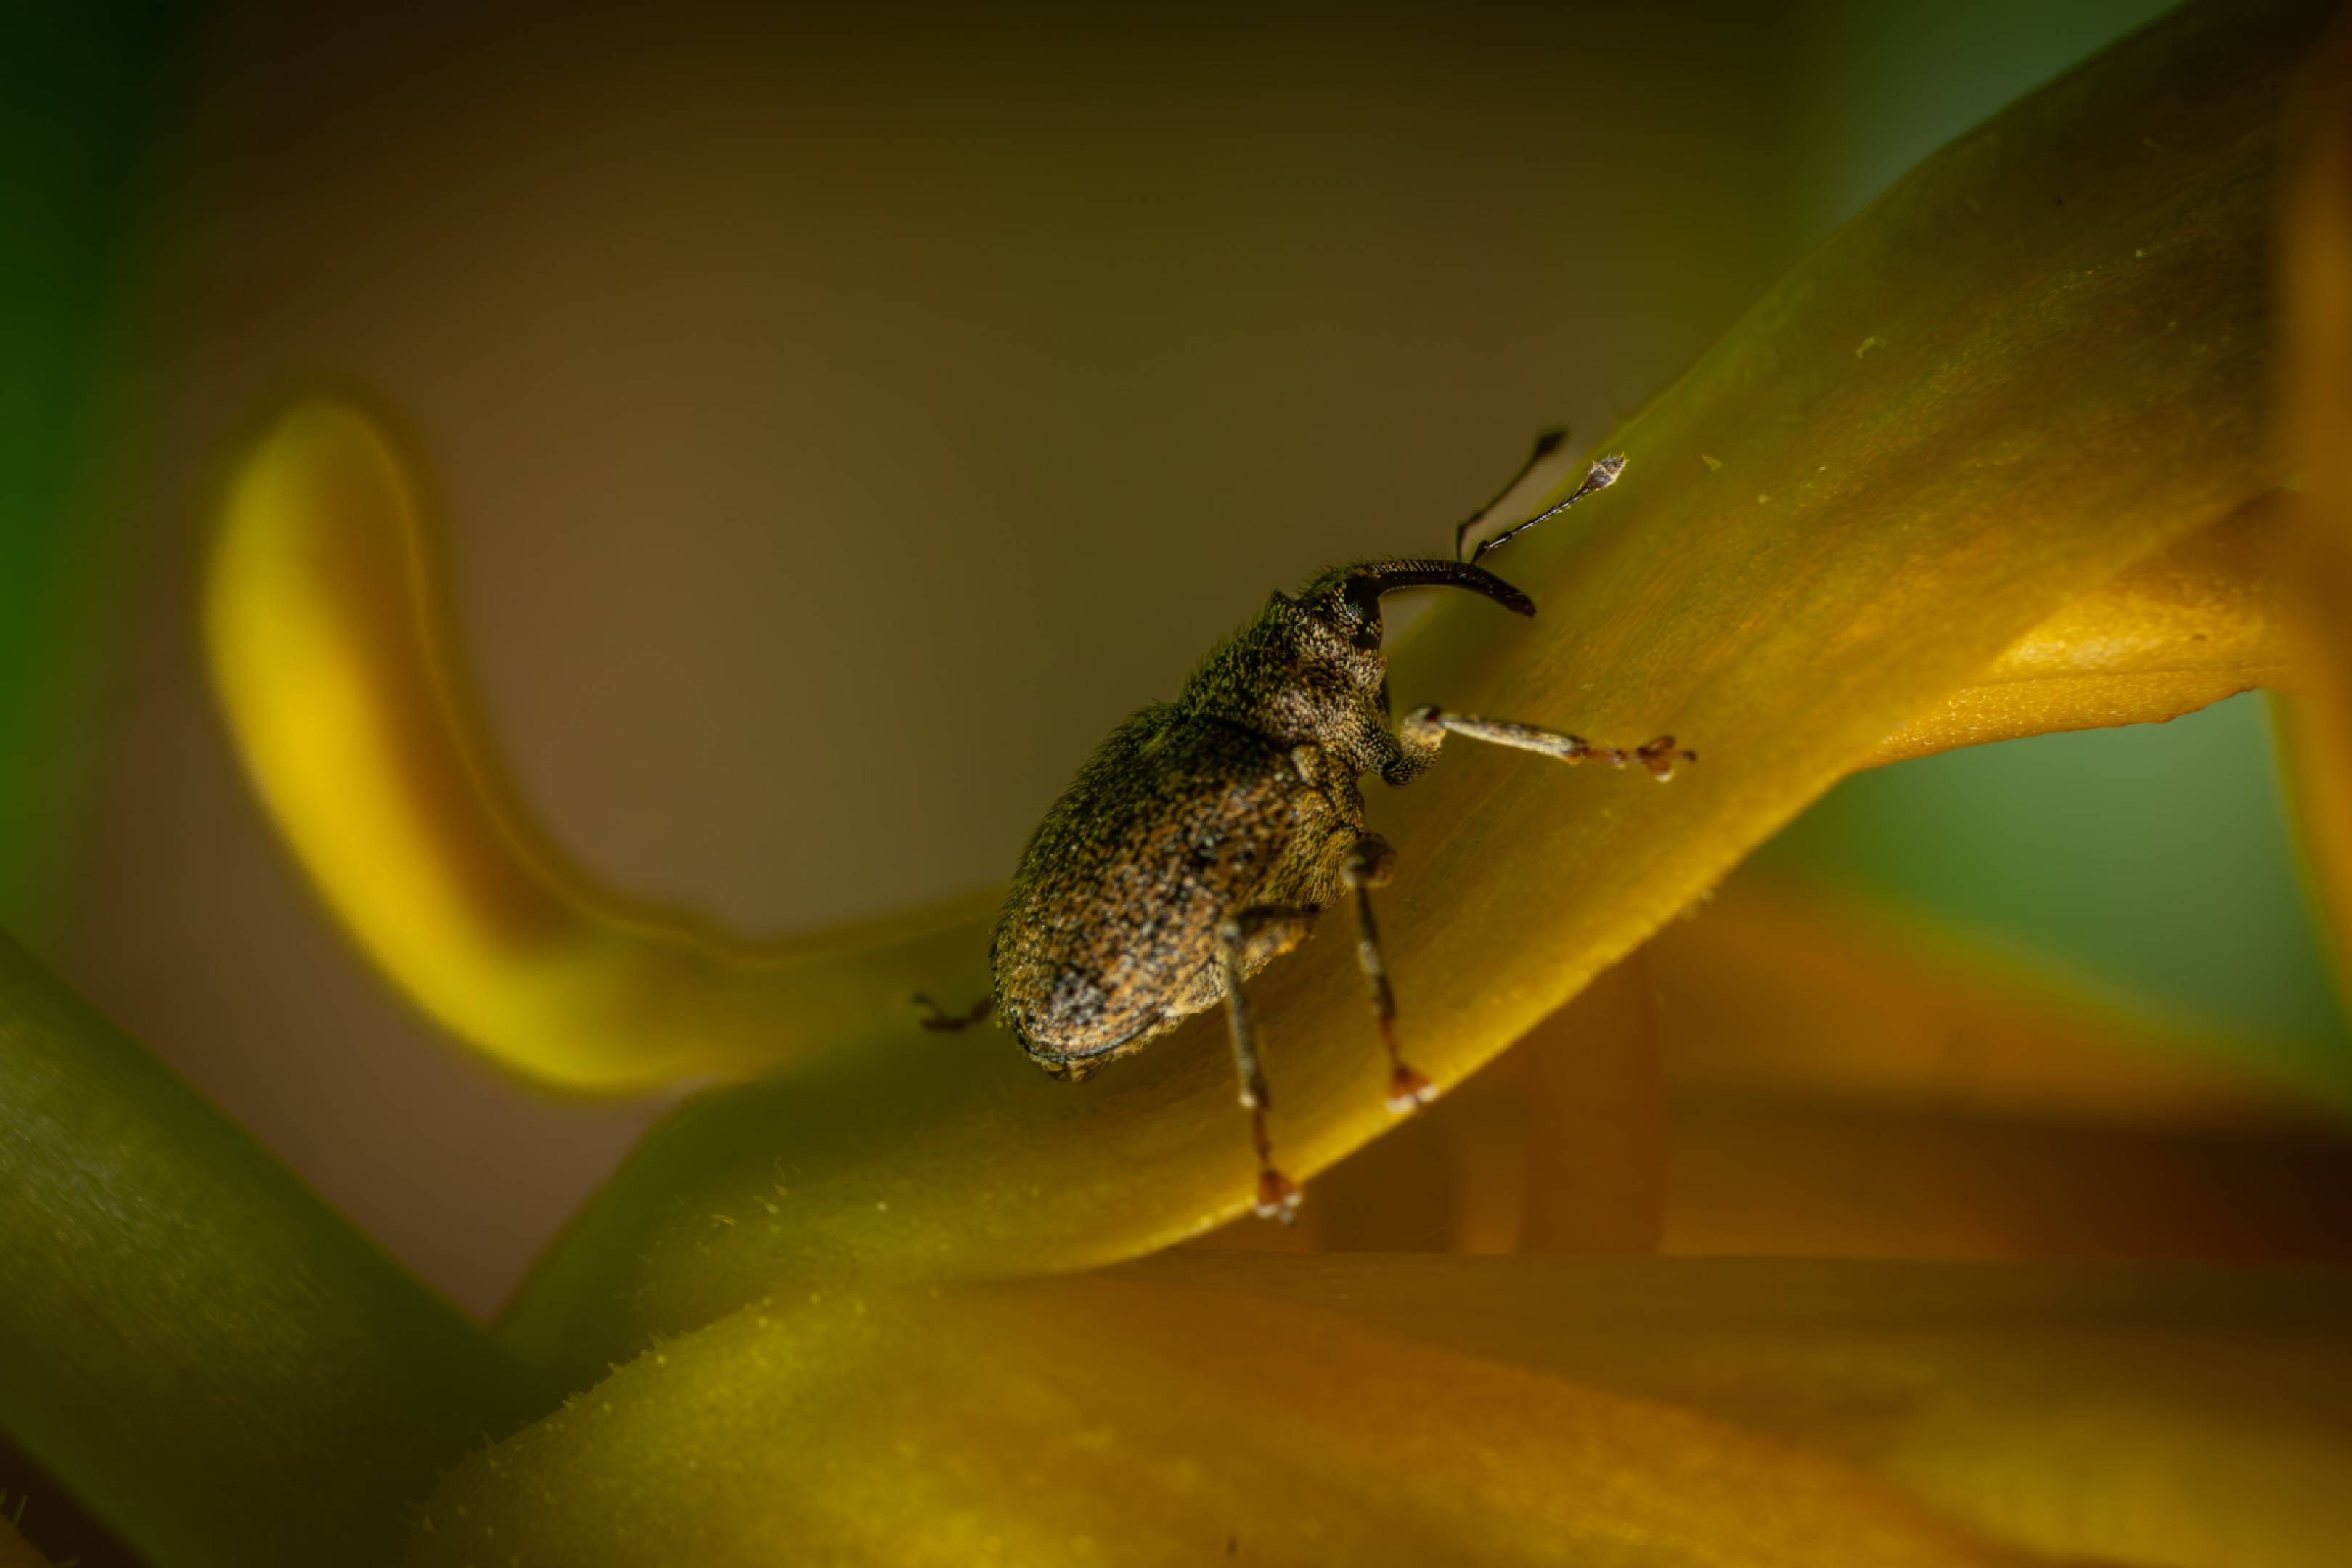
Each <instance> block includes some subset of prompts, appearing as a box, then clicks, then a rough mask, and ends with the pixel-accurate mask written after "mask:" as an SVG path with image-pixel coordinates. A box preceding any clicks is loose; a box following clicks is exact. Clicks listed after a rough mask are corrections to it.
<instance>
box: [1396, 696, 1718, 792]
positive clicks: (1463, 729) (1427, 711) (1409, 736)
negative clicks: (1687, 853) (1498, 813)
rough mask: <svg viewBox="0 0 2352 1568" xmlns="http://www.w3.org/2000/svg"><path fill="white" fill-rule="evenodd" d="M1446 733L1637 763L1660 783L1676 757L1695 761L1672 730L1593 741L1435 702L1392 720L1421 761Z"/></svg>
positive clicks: (1563, 757) (1565, 757)
mask: <svg viewBox="0 0 2352 1568" xmlns="http://www.w3.org/2000/svg"><path fill="white" fill-rule="evenodd" d="M1448 734H1455V735H1467V736H1468V737H1469V738H1470V739H1472V740H1474V741H1485V742H1488V743H1489V744H1492V745H1496V746H1515V747H1517V749H1518V750H1520V751H1522V752H1541V753H1542V754H1543V755H1545V756H1547V757H1556V758H1558V759H1559V761H1561V762H1563V763H1580V762H1582V761H1584V759H1585V758H1587V757H1592V758H1596V759H1598V760H1599V761H1601V762H1604V763H1608V764H1609V765H1610V766H1611V767H1612V768H1622V767H1623V766H1625V765H1626V764H1627V763H1640V764H1641V765H1642V766H1643V767H1644V768H1646V769H1648V770H1649V773H1650V776H1651V777H1652V778H1654V779H1656V780H1657V781H1658V782H1659V783H1661V784H1664V782H1665V781H1666V780H1668V779H1670V778H1672V777H1674V776H1675V763H1695V762H1696V761H1698V753H1697V752H1693V751H1689V750H1686V749H1679V748H1677V747H1676V746H1675V738H1674V737H1673V736H1672V735H1660V736H1659V737H1658V738H1657V739H1656V740H1654V741H1644V742H1642V743H1641V744H1640V745H1638V746H1631V747H1622V746H1596V745H1594V744H1593V743H1592V742H1590V741H1588V740H1586V739H1585V738H1584V737H1583V736H1581V735H1570V734H1568V733H1566V732H1564V731H1559V730H1539V729H1538V728H1537V727H1536V726H1534V725H1533V724H1517V723H1513V722H1512V721H1510V720H1508V719H1479V718H1475V717H1473V716H1472V715H1470V714H1467V713H1448V712H1447V711H1445V710H1444V709H1443V708H1436V707H1430V708H1416V709H1414V710H1412V712H1410V713H1408V714H1406V715H1405V716H1404V721H1403V722H1402V723H1401V724H1399V725H1398V726H1397V739H1398V740H1399V741H1401V742H1403V744H1404V748H1405V751H1406V752H1407V754H1408V755H1409V756H1411V757H1412V758H1413V759H1415V761H1416V762H1417V763H1423V764H1425V763H1427V761H1428V760H1429V759H1430V758H1431V757H1433V756H1434V755H1435V754H1436V752H1437V748H1438V746H1439V745H1440V744H1441V743H1442V742H1444V739H1445V737H1446V736H1447V735H1448Z"/></svg>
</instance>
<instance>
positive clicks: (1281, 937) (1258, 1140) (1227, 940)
mask: <svg viewBox="0 0 2352 1568" xmlns="http://www.w3.org/2000/svg"><path fill="white" fill-rule="evenodd" d="M1314 918H1315V917H1314V911H1313V910H1301V909H1291V908H1287V907H1283V906H1276V905H1261V906H1259V907H1257V908H1255V909H1248V910H1243V911H1242V912H1241V913H1239V914H1237V915H1234V917H1232V918H1231V919H1229V920H1227V921H1225V922H1224V923H1223V925H1221V926H1219V927H1218V928H1217V963H1218V964H1219V965H1220V966H1221V967H1222V968H1223V971H1224V981H1225V1022H1226V1023H1227V1024H1228V1025H1230V1026H1232V1028H1233V1032H1234V1072H1235V1073H1236V1074H1237V1075H1238V1076H1239V1077H1240V1079H1241V1089H1242V1104H1243V1105H1244V1107H1246V1108H1247V1109H1248V1110H1249V1113H1250V1142H1251V1144H1252V1146H1253V1147H1255V1149H1256V1150H1257V1204H1256V1207H1257V1213H1258V1217H1259V1218H1261V1219H1278V1220H1280V1221H1281V1222H1282V1223H1283V1224H1285V1225H1288V1224H1289V1223H1290V1222H1291V1221H1292V1220H1293V1219H1294V1218H1296V1217H1297V1214H1298V1199H1299V1192H1298V1184H1297V1183H1296V1182H1294V1181H1292V1180H1291V1179H1290V1178H1289V1177H1287V1176H1286V1175H1284V1174H1283V1173H1281V1172H1280V1171H1278V1170H1276V1169H1275V1165H1274V1141H1273V1139H1272V1138H1270V1137H1269V1136H1267V1134H1266V1130H1265V1113H1266V1108H1267V1107H1268V1105H1270V1104H1271V1103H1272V1101H1271V1099H1270V1097H1269V1096H1268V1095H1267V1093H1266V1087H1265V1064H1264V1063H1263V1062H1261V1061H1259V1059H1258V1054H1257V1020H1256V1018H1255V1016H1254V1015H1253V1014H1252V1013H1251V1011H1250V1001H1249V993H1248V991H1247V990H1246V989H1244V985H1243V979H1242V968H1243V963H1242V961H1243V957H1244V954H1245V953H1247V952H1249V951H1250V948H1251V945H1252V943H1253V942H1261V941H1266V940H1268V939H1271V940H1272V941H1273V942H1277V943H1279V944H1280V946H1281V947H1283V948H1288V947H1291V946H1295V945H1296V944H1297V942H1298V941H1299V940H1300V938H1302V937H1304V936H1305V935H1306V933H1307V927H1308V926H1309V925H1311V924H1312V923H1313V921H1314Z"/></svg>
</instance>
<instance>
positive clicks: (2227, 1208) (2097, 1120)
mask: <svg viewBox="0 0 2352 1568" xmlns="http://www.w3.org/2000/svg"><path fill="white" fill-rule="evenodd" d="M1650 951H1651V955H1652V962H1653V964H1654V968H1655V970H1656V973H1658V975H1659V976H1660V980H1661V984H1660V995H1661V1010H1662V1015H1663V1016H1662V1024H1663V1027H1664V1037H1665V1040H1666V1049H1667V1068H1668V1073H1669V1077H1670V1081H1671V1082H1672V1084H1673V1089H1674V1110H1673V1116H1672V1120H1671V1122H1670V1125H1671V1128H1672V1132H1673V1139H1674V1144H1673V1161H1672V1166H1671V1169H1672V1180H1671V1183H1670V1184H1669V1188H1668V1195H1667V1202H1666V1218H1665V1247H1666V1248H1667V1249H1668V1250H1669V1251H1674V1252H1681V1253H1737V1254H1765V1255H1770V1254H1780V1255H1791V1254H1795V1255H1807V1256H1815V1257H1843V1258H1863V1257H1871V1258H1979V1259H1984V1258H2238V1259H2243V1258H2318V1257H2331V1258H2344V1257H2347V1256H2352V1128H2347V1123H2346V1121H2345V1119H2344V1116H2343V1111H2342V1107H2341V1104H2340V1102H2335V1103H2333V1104H2332V1105H2331V1102H2329V1101H2326V1100H2317V1102H2316V1104H2315V1102H2314V1100H2313V1099H2310V1098H2303V1097H2298V1096H2297V1095H2295V1094H2294V1093H2292V1092H2290V1091H2289V1089H2288V1088H2287V1087H2285V1086H2281V1085H2274V1084H2270V1083H2266V1082H2262V1081H2259V1080H2252V1079H2249V1078H2248V1077H2247V1076H2246V1075H2244V1074H2243V1073H2242V1071H2239V1070H2233V1069H2232V1068H2231V1067H2229V1066H2228V1065H2226V1064H2227V1063H2228V1062H2229V1061H2230V1059H2231V1058H2230V1055H2229V1047H2230V1042H2227V1041H2222V1040H2215V1039H2208V1038H2200V1037H2196V1036H2192V1035H2189V1034H2188V1033H2187V1032H2185V1031H2175V1030H2168V1029H2164V1028H2160V1027H2158V1026H2153V1025H2150V1024H2147V1023H2144V1022H2140V1021H2138V1020H2136V1019H2133V1018H2130V1017H2128V1016H2124V1015H2122V1014H2120V1013H2119V1012H2117V1011H2116V1010H2115V1009H2113V1008H2111V1007H2108V1006H2105V1005H2099V1004H2096V1003H2095V1002H2092V1001H2090V1000H2087V999H2083V998H2077V997H2074V996H2071V995H2068V994H2064V993H2062V992H2060V991H2059V990H2057V989H2056V988H2055V987H2054V986H2053V985H2051V984H2049V983H2048V982H2047V981H2042V980H2036V979H2034V978H2032V977H2030V976H2027V975H2024V974H2021V973H2019V972H2018V971H2017V970H2016V969H2015V968H2014V966H2011V965H2004V964H2001V963H1996V962H1994V961H1992V960H1990V959H1988V958H1984V957H1981V956H1972V955H1969V954H1967V953H1964V952H1958V951H1957V950H1955V948H1954V947H1953V945H1952V944H1951V943H1950V942H1949V941H1946V942H1943V943H1940V944H1935V943H1931V942H1930V941H1929V940H1928V935H1927V932H1926V931H1906V930H1905V929H1904V922H1903V921H1900V920H1899V919H1898V918H1896V917H1895V916H1893V915H1891V914H1890V912H1889V911H1887V910H1884V909H1881V908H1878V907H1875V906H1874V905H1870V904H1866V903H1864V902H1862V901H1860V900H1844V901H1841V900H1837V899H1835V898H1832V897H1831V896H1828V895H1824V894H1822V893H1820V892H1809V891H1805V890H1801V889H1796V888H1791V887H1789V886H1786V885H1782V884H1776V883H1773V882H1771V881H1769V880H1768V879H1762V878H1759V877H1755V876H1752V875H1742V876H1741V877H1738V878H1735V879H1733V881H1732V882H1731V884H1730V885H1729V886H1728V887H1727V889H1725V892H1724V895H1723V896H1722V897H1719V898H1717V900H1715V901H1714V902H1713V903H1711V904H1710V905H1709V906H1708V908H1707V910H1706V913H1705V914H1704V915H1703V916H1701V917H1700V918H1699V919H1698V920H1696V921H1692V922H1690V923H1689V924H1687V925H1685V926H1681V927H1678V928H1676V929H1674V930H1671V931H1665V932H1663V933H1661V935H1660V936H1659V938H1658V940H1657V941H1656V942H1654V943H1653V944H1652V946H1651V950H1650ZM2323 1108H2325V1109H2323Z"/></svg>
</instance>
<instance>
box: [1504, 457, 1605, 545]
mask: <svg viewBox="0 0 2352 1568" xmlns="http://www.w3.org/2000/svg"><path fill="white" fill-rule="evenodd" d="M1624 471H1625V454H1624V453H1622V452H1612V453H1611V454H1610V455H1609V456H1608V457H1605V458H1594V459H1593V460H1592V468H1591V472H1589V473H1587V474H1586V475H1585V476H1584V482H1583V483H1582V484H1580V485H1579V486H1577V487H1576V489H1574V490H1573V491H1572V492H1570V495H1569V498H1568V499H1567V500H1564V501H1561V502H1560V503H1559V505H1558V506H1551V507H1546V508H1545V509H1544V510H1541V511H1539V512H1538V513H1536V514H1535V516H1533V517H1531V518H1529V519H1528V520H1527V521H1525V522H1521V523H1514V524H1513V525H1512V526H1510V527H1509V528H1507V529H1505V530H1503V531H1502V532H1500V533H1498V534H1496V535H1495V537H1494V538H1492V539H1489V540H1486V541H1485V542H1482V543H1481V544H1480V545H1479V546H1478V548H1477V549H1475V550H1474V551H1472V552H1470V563H1471V564H1472V565H1474V566H1475V565H1476V564H1477V563H1478V558H1479V557H1480V556H1482V555H1484V554H1486V552H1488V551H1489V550H1492V549H1494V548H1495V546H1496V545H1497V544H1508V543H1509V542H1511V541H1512V540H1514V539H1517V537H1518V536H1519V535H1520V534H1522V533H1525V532H1526V531H1528V530H1529V529H1531V528H1533V527H1534V526H1535V525H1536V524H1538V523H1539V522H1541V521H1544V520H1545V519H1546V518H1549V517H1558V516H1559V514H1560V513H1561V512H1564V511H1566V510H1568V509H1569V508H1570V507H1572V506H1574V505H1575V504H1576V503H1577V502H1578V501H1580V500H1583V499H1584V498H1585V497H1586V496H1589V495H1591V493H1592V492H1593V491H1594V490H1605V489H1608V488H1609V487H1610V486H1611V485H1613V484H1615V483H1616V482H1617V476H1618V475H1620V474H1622V473H1623V472H1624Z"/></svg>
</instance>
